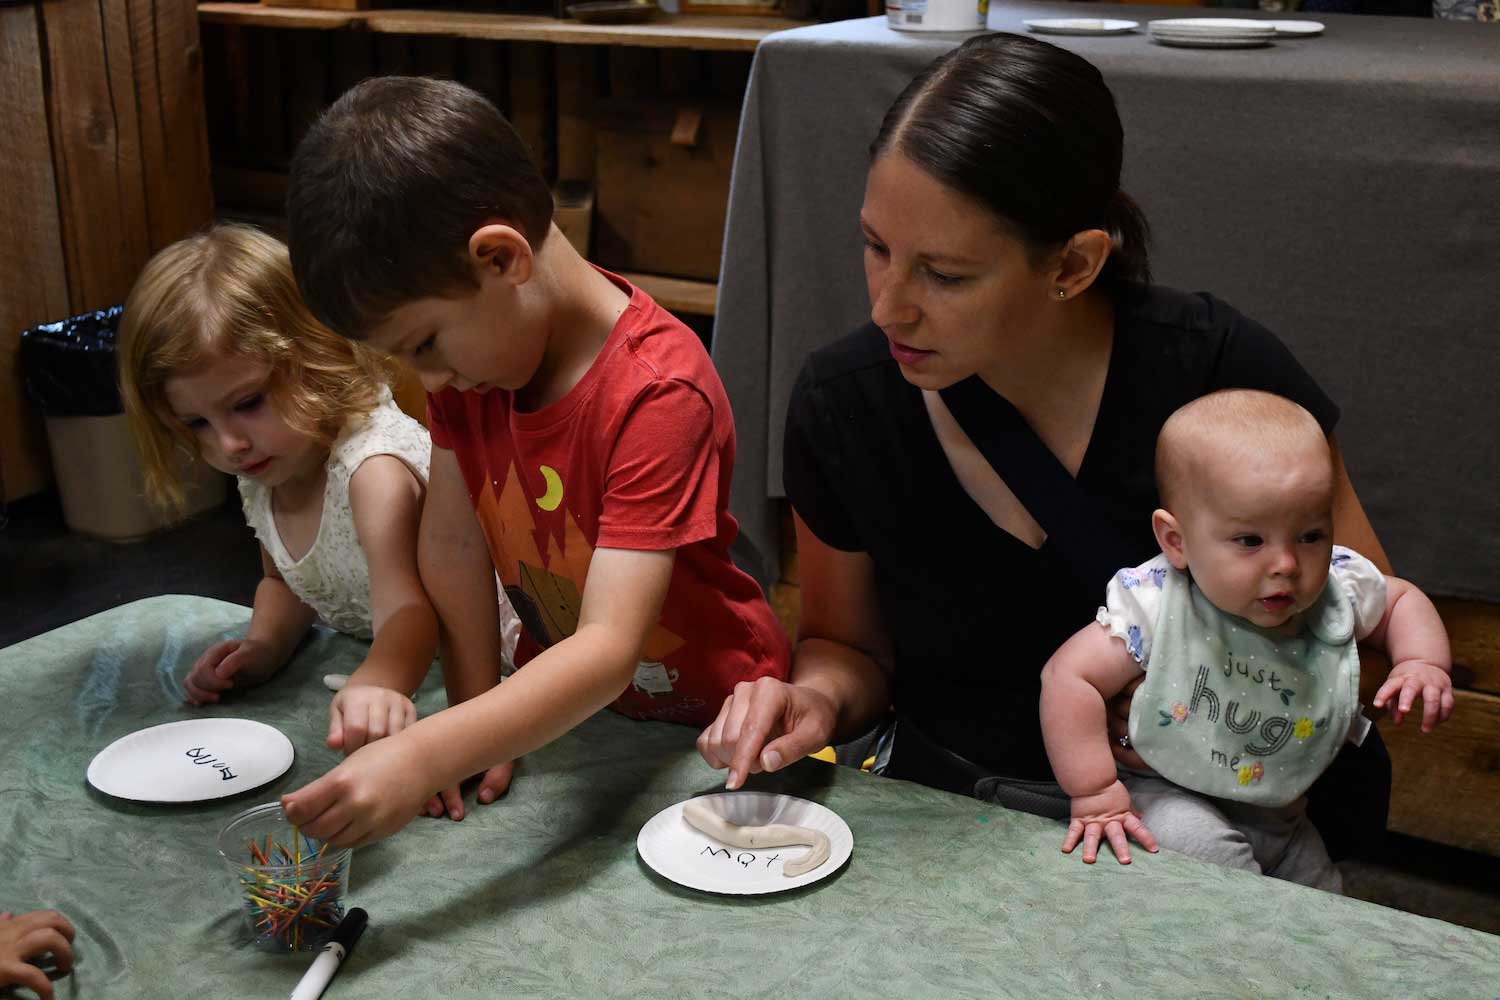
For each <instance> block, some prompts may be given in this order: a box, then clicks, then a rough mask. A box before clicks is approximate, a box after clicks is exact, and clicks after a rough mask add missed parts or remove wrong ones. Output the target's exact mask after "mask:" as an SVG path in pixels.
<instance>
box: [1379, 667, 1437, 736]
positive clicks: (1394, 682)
mask: <svg viewBox="0 0 1500 1000" xmlns="http://www.w3.org/2000/svg"><path fill="white" fill-rule="evenodd" d="M1418 698H1421V699H1422V732H1424V733H1430V732H1432V731H1433V730H1434V729H1435V728H1437V725H1438V723H1440V722H1447V721H1448V717H1449V716H1450V715H1452V714H1453V678H1452V677H1450V676H1449V674H1448V671H1446V670H1444V669H1443V668H1442V667H1440V666H1438V665H1437V664H1435V663H1428V662H1427V661H1426V660H1403V661H1402V662H1400V663H1398V664H1396V665H1395V666H1394V667H1392V668H1391V673H1390V676H1389V677H1387V678H1386V679H1385V683H1384V684H1382V685H1380V690H1379V691H1377V692H1376V693H1375V702H1374V705H1375V707H1376V708H1384V707H1385V706H1386V704H1387V703H1389V704H1390V706H1391V721H1392V722H1394V723H1395V724H1396V725H1398V726H1399V725H1401V720H1402V719H1403V718H1405V717H1406V714H1407V713H1408V712H1410V711H1411V707H1412V704H1413V703H1414V702H1415V701H1416V700H1417V699H1418Z"/></svg>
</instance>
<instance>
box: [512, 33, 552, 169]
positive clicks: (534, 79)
mask: <svg viewBox="0 0 1500 1000" xmlns="http://www.w3.org/2000/svg"><path fill="white" fill-rule="evenodd" d="M548 48H549V47H548V46H546V45H544V44H542V43H540V42H511V43H509V44H508V46H507V49H506V56H507V58H506V62H507V63H508V66H507V69H508V71H509V73H508V76H509V90H510V107H509V112H510V113H509V118H510V123H511V125H513V126H515V129H516V132H518V133H519V134H520V136H521V140H522V141H523V142H525V143H526V146H527V148H528V149H530V150H531V156H532V158H533V159H534V160H536V162H537V164H538V165H539V166H540V167H541V168H542V173H543V174H544V175H545V176H548V177H554V176H556V174H555V173H554V172H553V161H552V156H551V149H550V146H551V143H550V142H549V141H548V140H549V136H550V134H551V122H552V114H551V110H552V101H551V95H550V94H549V90H550V87H549V83H548V81H549V80H550V79H551V77H552V74H551V63H552V60H551V53H550V52H549V51H548Z"/></svg>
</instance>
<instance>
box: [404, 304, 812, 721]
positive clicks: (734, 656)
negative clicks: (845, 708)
mask: <svg viewBox="0 0 1500 1000" xmlns="http://www.w3.org/2000/svg"><path fill="white" fill-rule="evenodd" d="M607 276H608V277H609V278H610V280H612V281H614V282H615V283H616V284H617V285H619V286H620V287H621V289H622V290H624V291H626V292H627V293H628V294H629V295H630V304H629V306H627V307H626V310H625V312H624V314H623V315H621V317H620V319H619V321H618V322H617V323H616V324H615V327H614V329H613V330H612V331H611V333H610V335H609V337H608V339H607V340H606V341H605V344H604V346H603V348H602V349H601V350H600V352H599V355H598V357H596V358H595V359H594V362H593V364H592V365H591V366H590V368H589V370H588V371H587V372H586V373H585V374H584V376H583V378H582V379H580V380H579V382H578V384H577V385H575V386H573V388H572V389H570V390H569V391H568V392H567V393H565V394H564V395H563V397H562V398H561V399H559V400H557V401H556V402H554V403H551V404H550V405H548V406H546V407H543V408H542V409H540V410H536V411H531V412H522V411H518V410H516V408H515V401H514V397H513V394H512V393H510V392H508V391H505V390H501V389H493V390H490V391H489V392H486V393H482V394H481V393H475V392H462V393H461V392H458V391H456V390H453V389H445V390H443V391H441V392H439V393H437V394H436V395H433V396H429V397H428V417H429V420H428V422H429V424H430V426H431V430H432V441H433V444H434V445H435V446H436V447H440V448H449V449H451V450H452V451H453V453H454V455H455V457H456V458H457V460H458V464H459V468H460V469H461V470H462V472H463V475H464V480H465V483H466V485H467V486H468V490H469V498H470V500H471V502H472V503H473V505H474V510H475V516H476V517H477V519H478V521H479V524H480V526H481V528H482V529H483V531H484V536H485V539H486V542H487V543H488V545H489V550H490V557H491V560H492V561H493V562H494V565H495V570H496V572H497V573H498V575H499V577H500V580H501V582H502V584H503V585H504V587H505V592H506V595H507V596H508V597H509V598H510V600H511V604H512V605H513V606H514V607H515V609H516V612H517V614H518V615H519V616H520V618H521V621H522V623H523V624H524V626H525V629H524V632H523V635H522V639H521V644H520V647H519V648H518V649H517V653H516V660H517V663H525V662H527V661H528V660H530V659H531V658H532V657H534V656H535V655H537V653H539V652H540V651H541V650H542V649H545V648H547V647H548V646H551V645H553V644H554V643H557V642H560V641H561V640H563V639H565V638H567V637H568V636H570V635H572V634H573V632H574V631H575V630H576V629H577V627H578V615H579V611H580V609H581V606H582V601H583V599H582V595H583V590H584V584H585V581H586V580H587V577H588V568H589V563H590V560H591V559H592V557H593V553H594V550H595V549H596V548H599V547H601V546H602V547H605V548H622V549H641V550H663V549H676V550H677V556H676V560H675V563H674V566H673V570H672V579H671V583H670V584H669V586H668V589H667V597H666V601H665V603H664V605H663V608H662V613H661V618H660V619H659V620H658V622H657V623H656V625H655V627H654V628H653V629H652V630H651V632H650V633H649V634H648V636H647V638H646V642H645V646H644V648H643V650H642V654H641V657H642V662H641V664H640V666H639V667H638V669H637V670H636V674H635V678H634V680H633V682H632V684H631V686H630V687H629V688H628V689H626V690H625V691H624V692H623V693H622V694H621V696H620V697H619V699H617V700H616V701H615V703H614V705H613V707H614V708H615V709H617V710H618V711H620V712H623V713H624V714H626V715H630V716H633V717H636V718H652V719H666V720H672V721H678V722H684V723H689V724H693V725H707V724H708V723H709V722H711V721H713V718H714V717H715V715H717V713H718V710H719V706H720V705H721V704H722V702H723V700H724V698H725V697H726V696H727V695H728V694H729V693H730V692H731V691H732V690H733V689H734V685H735V683H736V682H738V681H742V680H754V679H755V678H757V677H762V676H773V677H781V678H784V677H785V676H786V675H787V671H788V663H789V661H790V647H789V643H788V641H787V638H786V634H785V633H784V632H783V631H782V629H781V626H780V623H779V622H778V621H777V619H776V617H775V614H774V613H773V612H772V611H771V609H770V606H769V605H768V604H767V603H766V602H765V599H764V597H763V596H762V594H761V592H760V587H759V586H758V585H757V584H756V583H755V581H754V580H752V579H751V578H750V577H749V576H748V575H746V574H745V573H743V572H741V571H740V570H739V569H738V568H736V567H735V566H734V564H733V563H732V562H731V561H730V558H729V545H730V542H732V541H733V539H734V537H735V535H736V533H737V531H738V527H737V525H736V524H735V521H734V518H733V517H732V516H731V515H730V513H729V510H728V498H729V484H730V475H731V473H732V470H733V466H734V423H733V418H732V416H731V414H730V409H729V402H728V400H727V398H726V397H725V395H724V390H723V387H722V385H721V384H720V382H719V378H718V374H717V373H716V372H715V371H714V369H713V364H712V362H711V361H710V360H709V358H708V354H707V352H706V351H705V350H704V349H703V345H702V344H701V343H700V342H699V340H698V338H697V336H696V335H695V334H694V333H693V332H692V331H691V330H689V329H687V328H686V327H685V326H683V325H682V324H681V323H680V322H679V321H678V320H676V319H675V318H674V317H672V316H671V315H670V314H669V313H667V312H666V311H665V310H663V309H662V308H661V307H660V306H658V305H657V304H656V303H655V302H653V301H652V300H651V298H650V297H649V296H647V295H646V294H645V293H643V292H641V291H640V290H639V289H636V288H634V287H633V286H631V285H629V284H628V283H627V282H625V281H624V280H623V279H620V278H617V277H615V276H614V275H607Z"/></svg>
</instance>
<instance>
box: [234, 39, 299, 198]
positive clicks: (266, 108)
mask: <svg viewBox="0 0 1500 1000" xmlns="http://www.w3.org/2000/svg"><path fill="white" fill-rule="evenodd" d="M278 34H279V33H278V32H275V31H272V30H271V29H269V28H255V29H253V30H248V31H246V32H245V34H244V36H243V38H242V39H241V44H242V45H243V47H244V50H245V56H244V58H245V66H246V69H245V77H244V80H243V83H240V82H238V81H237V82H236V99H235V103H234V113H235V114H236V115H239V114H243V115H244V116H245V119H244V122H245V124H244V126H243V127H242V128H241V130H240V134H241V137H242V145H241V146H240V149H239V155H238V157H237V159H236V161H235V162H236V163H238V164H239V165H241V166H253V167H260V168H265V167H271V166H275V165H278V164H281V163H284V162H285V161H286V157H287V144H286V136H287V128H286V119H287V115H286V91H287V80H286V79H284V74H283V72H282V50H281V47H280V46H279V45H278V44H277V38H278ZM241 87H243V89H244V91H245V94H246V99H245V100H244V101H243V103H242V102H241V101H240V99H239V94H238V91H239V89H240V88H241Z"/></svg>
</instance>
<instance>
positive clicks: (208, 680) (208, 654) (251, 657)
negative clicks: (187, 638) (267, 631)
mask: <svg viewBox="0 0 1500 1000" xmlns="http://www.w3.org/2000/svg"><path fill="white" fill-rule="evenodd" d="M280 667H281V664H280V663H278V662H277V658H276V653H275V651H274V650H273V649H271V647H270V645H268V644H267V643H265V642H263V641H261V640H260V639H248V638H247V639H226V640H224V641H223V642H216V643H214V644H213V645H212V646H209V647H208V648H207V649H205V650H204V651H203V655H201V656H199V657H198V659H197V661H196V662H195V663H194V664H193V668H192V669H191V670H189V671H188V675H187V677H185V678H183V681H182V685H183V687H184V688H185V689H186V690H187V700H188V704H190V705H208V704H212V703H213V702H216V701H218V700H219V695H220V694H222V693H223V692H225V691H228V690H229V689H230V688H235V687H240V688H245V687H254V686H255V685H257V684H261V683H264V682H265V681H266V680H267V679H268V678H270V676H271V675H272V674H274V673H275V672H276V671H277V670H278V669H279V668H280Z"/></svg>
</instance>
